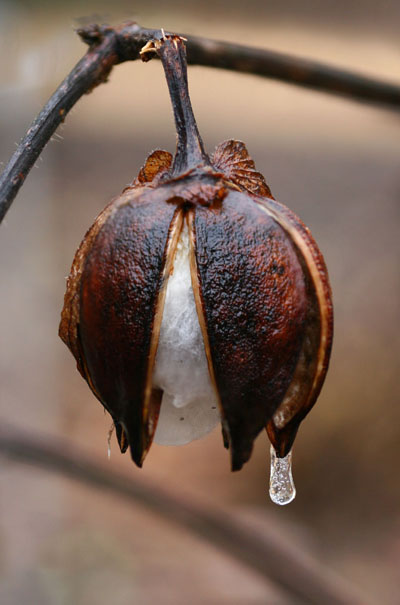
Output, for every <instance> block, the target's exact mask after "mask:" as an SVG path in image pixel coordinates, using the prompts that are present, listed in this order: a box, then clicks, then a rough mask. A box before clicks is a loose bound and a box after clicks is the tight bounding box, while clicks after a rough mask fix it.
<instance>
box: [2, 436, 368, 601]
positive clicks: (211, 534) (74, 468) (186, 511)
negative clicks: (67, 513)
mask: <svg viewBox="0 0 400 605" xmlns="http://www.w3.org/2000/svg"><path fill="white" fill-rule="evenodd" d="M0 454H3V456H6V457H8V458H10V459H13V460H16V461H18V462H22V463H24V464H31V465H34V466H39V467H41V468H44V469H46V470H48V471H51V472H57V473H61V474H63V475H64V476H66V477H68V478H70V479H74V480H77V481H80V482H82V483H84V484H85V485H87V486H90V487H95V488H98V489H101V490H102V491H104V490H108V491H109V492H112V493H113V494H114V495H116V496H120V497H123V498H125V499H127V500H129V501H131V502H134V503H135V504H139V505H142V506H145V507H146V509H147V510H150V511H151V512H153V513H155V514H156V515H159V516H160V517H163V518H165V519H166V520H167V521H168V522H172V523H174V524H175V525H178V526H180V527H181V528H182V527H183V528H185V529H187V530H189V531H190V532H192V533H193V534H195V535H196V536H198V537H200V538H201V539H203V540H207V541H208V542H210V543H211V544H212V545H213V546H215V547H217V548H219V549H220V550H222V551H223V552H224V553H225V554H227V555H228V556H230V557H233V558H234V559H236V560H237V561H239V562H240V563H242V564H244V565H246V566H248V567H249V568H250V569H252V570H253V571H255V572H257V573H258V574H260V575H261V576H262V577H264V578H267V579H268V580H269V581H272V582H274V583H275V584H276V585H277V586H278V587H279V588H280V589H283V590H284V591H285V592H286V594H287V595H288V597H289V598H290V599H291V601H292V600H293V602H296V603H309V604H310V603H316V604H318V605H320V604H321V603H325V604H326V605H349V604H350V603H351V604H352V605H357V604H361V603H363V604H364V605H366V603H368V599H365V598H364V597H361V596H359V595H358V594H356V592H355V591H354V590H353V588H350V587H349V586H347V584H346V583H344V581H343V580H341V579H340V578H338V577H337V576H335V575H334V574H332V573H331V572H330V570H328V569H326V568H324V567H323V566H322V565H321V564H320V563H319V562H318V561H316V560H314V559H313V558H312V557H311V556H310V555H309V554H306V553H305V552H304V549H302V550H301V551H300V550H298V549H296V548H295V547H293V546H292V545H289V544H287V543H285V541H284V540H283V539H282V538H281V537H279V534H278V532H269V531H268V530H266V529H264V530H263V532H262V533H260V532H259V531H257V532H255V531H254V530H252V529H251V528H249V527H248V526H247V525H246V524H245V523H243V522H242V521H241V518H240V516H239V515H238V514H235V513H234V512H231V511H227V510H223V509H217V508H215V507H213V508H212V509H211V508H210V507H205V506H204V505H200V504H199V503H198V501H197V500H196V501H194V500H191V499H188V498H187V496H185V497H183V496H182V495H179V497H178V496H177V495H173V494H172V493H171V492H168V491H166V490H165V489H161V488H159V487H155V486H152V485H150V484H149V483H147V482H145V481H143V480H139V479H138V478H137V477H135V478H133V476H131V477H127V476H126V475H124V474H122V473H116V472H115V471H109V470H107V469H105V468H104V467H103V466H102V465H101V464H99V463H98V462H96V461H94V460H93V459H90V458H89V457H88V456H87V454H85V453H83V452H80V451H79V450H78V448H76V446H75V445H72V444H68V443H65V442H64V443H63V442H62V441H61V440H60V439H59V438H58V437H57V440H55V439H52V440H50V439H49V438H48V437H43V436H40V437H39V436H38V437H34V436H32V435H29V434H26V433H21V432H17V431H15V430H11V429H10V428H8V429H7V430H5V429H4V427H3V429H2V430H0ZM357 592H358V591H357Z"/></svg>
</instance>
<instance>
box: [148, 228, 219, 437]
mask: <svg viewBox="0 0 400 605" xmlns="http://www.w3.org/2000/svg"><path fill="white" fill-rule="evenodd" d="M153 386H154V387H158V388H160V389H162V390H163V391H164V394H163V398H162V403H161V411H160V417H159V420H158V425H157V429H156V434H155V437H154V440H155V442H156V443H158V444H160V445H183V444H184V443H189V442H190V441H193V439H199V438H200V437H203V436H204V435H206V434H207V433H209V432H210V431H211V430H212V429H213V428H214V427H215V425H216V424H217V422H218V421H219V413H218V406H217V400H216V396H215V392H214V389H213V387H212V385H211V380H210V375H209V373H208V367H207V359H206V354H205V351H204V342H203V336H202V333H201V329H200V324H199V320H198V317H197V311H196V306H195V302H194V295H193V289H192V282H191V277H190V264H189V235H188V229H187V226H186V225H185V227H184V229H183V230H182V234H181V236H180V239H179V242H178V246H177V251H176V255H175V260H174V268H173V272H172V274H171V276H170V278H169V279H168V284H167V292H166V297H165V305H164V312H163V318H162V323H161V330H160V339H159V343H158V350H157V356H156V362H155V368H154V374H153Z"/></svg>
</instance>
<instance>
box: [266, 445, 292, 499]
mask: <svg viewBox="0 0 400 605" xmlns="http://www.w3.org/2000/svg"><path fill="white" fill-rule="evenodd" d="M270 453H271V475H270V479H269V495H270V498H271V500H272V502H275V504H279V505H280V506H283V505H284V504H289V502H292V500H294V499H295V497H296V488H295V486H294V483H293V477H292V452H291V451H290V452H289V453H288V455H287V456H285V457H284V458H278V456H277V455H276V452H275V449H274V447H273V446H272V445H271V450H270Z"/></svg>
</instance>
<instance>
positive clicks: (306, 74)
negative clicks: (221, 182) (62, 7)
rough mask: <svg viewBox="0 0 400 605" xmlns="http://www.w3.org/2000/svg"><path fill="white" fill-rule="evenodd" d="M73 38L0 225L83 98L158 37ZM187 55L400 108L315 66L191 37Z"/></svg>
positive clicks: (391, 94)
mask: <svg viewBox="0 0 400 605" xmlns="http://www.w3.org/2000/svg"><path fill="white" fill-rule="evenodd" d="M78 34H79V35H80V36H81V38H82V40H83V41H84V42H85V43H86V44H88V45H89V50H88V52H87V53H86V55H85V56H84V57H83V58H82V59H81V60H80V61H79V62H78V63H77V65H76V66H75V67H74V68H73V70H72V71H71V73H70V74H69V75H68V76H67V78H66V79H65V80H64V81H63V82H62V84H61V85H60V86H59V87H58V88H57V90H56V91H55V93H54V94H53V96H52V97H51V98H50V100H49V101H48V103H47V104H46V106H45V107H44V108H43V110H42V111H41V112H40V114H39V115H38V116H37V118H36V119H35V120H34V121H33V123H32V125H31V126H30V128H29V130H28V132H27V134H26V135H25V137H24V138H23V139H22V141H21V143H20V144H19V146H18V148H17V150H16V152H15V153H14V155H13V156H12V158H11V160H10V162H9V163H8V165H7V166H6V168H5V169H4V171H3V173H2V175H1V177H0V222H1V221H2V220H3V218H4V216H5V214H6V212H7V210H8V209H9V207H10V206H11V204H12V202H13V200H14V198H15V197H16V195H17V193H18V191H19V189H20V187H21V185H22V183H23V182H24V180H25V178H26V177H27V175H28V173H29V171H30V169H31V168H32V166H33V165H34V163H35V162H36V160H37V158H38V157H39V155H40V153H41V151H42V150H43V148H44V146H45V145H46V143H47V142H48V141H49V140H50V138H51V136H52V134H53V133H54V132H55V130H56V129H57V127H58V126H59V124H60V123H61V122H62V121H63V120H64V119H65V116H66V115H67V113H68V112H69V110H70V109H71V108H72V107H73V106H74V105H75V103H76V102H77V101H78V100H79V99H80V97H81V96H82V95H83V94H85V93H87V92H90V91H91V90H92V89H93V88H95V87H96V86H97V85H98V84H100V83H102V82H105V81H106V80H107V77H108V75H109V73H110V71H111V70H112V68H113V67H114V65H117V64H118V63H123V62H124V61H134V60H136V59H138V58H139V51H140V49H141V48H142V46H144V45H145V44H146V42H148V40H150V39H151V38H154V37H159V36H160V30H154V29H144V28H142V27H140V26H139V25H138V24H137V23H128V24H124V25H122V26H120V27H117V28H112V27H108V26H101V27H100V26H97V25H91V26H88V27H85V28H83V29H80V30H78ZM185 37H187V36H185ZM187 51H188V63H189V64H192V65H206V66H209V67H218V68H222V69H230V70H233V71H238V72H243V73H249V74H255V75H258V76H265V77H268V78H274V79H276V80H281V81H283V82H289V83H291V84H296V85H298V86H304V87H307V88H312V89H314V90H319V91H323V92H328V93H330V94H336V95H341V96H347V97H351V98H352V99H355V100H357V101H362V102H367V103H375V104H380V105H384V106H386V107H388V108H391V109H395V110H397V111H398V110H399V109H400V86H398V85H396V84H391V83H388V82H382V81H379V80H375V79H372V78H367V77H364V76H361V75H359V74H356V73H352V72H349V71H344V70H340V69H337V68H334V67H329V66H327V65H323V64H322V63H318V62H315V61H307V60H305V59H300V58H297V57H293V56H291V55H285V54H282V53H277V52H274V51H269V50H264V49H260V48H252V47H249V46H243V45H240V44H232V43H229V42H218V41H215V40H209V39H207V38H198V37H195V36H190V37H189V39H188V42H187Z"/></svg>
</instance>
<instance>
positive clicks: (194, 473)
mask: <svg viewBox="0 0 400 605" xmlns="http://www.w3.org/2000/svg"><path fill="white" fill-rule="evenodd" d="M131 19H133V20H137V21H138V22H139V23H140V24H142V25H144V26H148V27H164V28H165V29H170V30H176V31H181V32H185V33H187V34H197V35H203V36H207V37H211V38H212V37H214V38H219V39H225V40H232V41H238V42H242V43H245V44H251V45H254V46H260V47H265V48H271V49H275V50H281V51H284V52H289V53H293V54H297V55H300V56H304V57H309V58H314V59H319V60H321V61H325V62H327V63H330V64H334V65H338V66H342V67H345V68H348V69H354V70H357V71H360V72H362V73H365V74H369V75H371V76H376V77H379V78H382V79H389V80H394V81H398V82H399V81H400V78H399V73H400V70H399V68H400V46H399V41H398V31H399V28H400V4H399V3H398V1H397V0H387V1H382V2H379V3H377V2H375V1H373V0H350V1H348V0H346V1H345V0H338V1H337V2H335V3H332V2H319V1H318V2H317V1H316V0H310V1H309V2H300V1H297V0H287V1H286V2H285V3H284V4H283V3H281V2H278V1H277V0H270V1H269V2H268V3H265V2H262V1H261V0H259V1H258V0H247V2H246V4H245V6H244V5H243V2H239V1H238V0H230V1H229V2H218V1H216V0H214V1H212V2H211V1H209V0H206V1H203V2H201V3H199V2H189V1H187V0H186V1H185V2H183V1H182V2H181V1H177V0H171V1H170V2H168V3H167V2H154V1H153V0H148V1H147V2H146V3H137V4H136V5H135V3H133V2H131V1H130V2H124V1H123V0H114V1H113V2H112V3H110V2H105V1H104V0H98V1H97V2H94V1H93V2H92V1H91V0H90V1H86V2H85V3H80V2H75V1H74V0H70V1H69V2H68V3H66V2H55V1H53V2H38V1H36V2H35V1H33V0H32V1H30V2H29V1H26V2H22V1H17V0H10V1H9V2H7V1H4V0H0V82H1V84H0V161H1V165H3V164H4V163H5V162H7V160H8V159H9V157H10V155H11V154H12V152H13V151H14V149H15V145H16V144H17V143H18V141H19V140H20V138H21V137H22V136H23V134H24V133H25V132H26V130H27V128H28V126H29V124H30V122H31V120H32V119H33V117H34V116H35V115H36V114H37V113H38V112H39V110H40V108H41V107H42V106H43V104H44V103H45V101H46V100H47V98H48V97H49V96H50V94H51V93H52V92H53V90H54V89H55V88H56V86H57V85H58V84H59V82H60V81H61V80H62V79H63V78H64V76H65V75H66V74H67V72H68V71H69V70H70V69H71V68H72V66H73V65H74V64H75V62H76V61H77V60H78V59H79V58H80V57H81V56H82V55H83V53H84V52H85V50H86V48H85V47H84V45H83V44H82V43H81V42H80V40H79V39H78V37H77V36H76V34H75V33H74V28H76V27H78V26H79V25H81V24H82V23H84V24H86V23H88V22H91V21H100V22H107V23H111V24H117V23H119V22H121V21H124V20H131ZM189 79H190V88H191V96H192V102H193V106H194V110H195V114H196V117H197V120H198V125H199V128H200V132H201V133H202V136H203V139H204V142H205V144H206V147H207V148H208V150H210V151H211V150H212V149H213V148H214V146H215V145H216V144H217V143H218V142H220V141H222V140H225V139H228V138H237V139H241V140H243V141H245V142H246V144H247V147H248V149H249V151H250V153H251V155H252V156H253V158H254V160H255V162H256V166H257V168H258V170H260V171H261V172H262V173H263V174H264V175H265V177H266V179H267V182H268V183H269V185H270V187H271V189H272V192H273V193H274V195H275V197H276V198H278V199H279V200H280V201H282V202H284V203H286V204H287V205H288V206H289V207H290V208H291V209H293V210H294V211H295V212H296V213H297V214H299V215H300V217H301V218H302V219H303V220H304V222H305V223H306V224H307V225H308V226H309V227H310V229H311V231H312V233H313V234H314V236H315V238H316V240H317V241H318V243H319V245H320V247H321V249H322V251H323V253H324V255H325V259H326V262H327V265H328V269H329V273H330V278H331V283H332V288H333V295H334V303H335V338H334V347H333V355H332V360H331V367H330V371H329V373H328V377H327V380H326V383H325V386H324V388H323V391H322V394H321V396H320V398H319V401H318V404H317V405H316V407H315V408H314V410H313V412H312V413H311V414H310V416H309V417H308V418H307V420H306V421H305V422H304V424H303V425H302V427H301V429H300V431H299V434H298V438H297V441H296V444H295V447H294V477H295V483H296V486H297V497H296V499H295V501H294V502H293V503H292V504H290V505H289V506H287V507H284V508H282V509H281V508H278V507H276V506H275V505H274V504H272V502H271V501H270V500H269V497H268V467H269V454H268V451H269V444H268V442H267V437H266V435H264V434H262V435H260V436H259V438H258V440H257V443H256V447H255V451H254V454H253V457H252V459H251V461H250V462H249V463H248V464H247V465H246V466H245V468H244V469H243V470H242V471H241V472H240V473H235V474H232V473H230V471H229V459H228V454H227V452H226V451H225V450H224V449H223V447H222V443H221V438H220V433H219V431H218V430H216V431H215V432H214V433H212V434H211V435H210V436H209V437H208V438H206V439H203V440H201V441H198V442H194V443H192V444H191V445H188V446H184V447H175V448H174V447H169V448H168V447H160V446H157V445H153V447H152V450H151V452H150V454H149V456H148V458H147V460H146V463H145V465H144V468H143V469H142V470H141V471H139V470H138V469H137V468H136V467H134V466H133V464H132V463H131V461H130V459H129V455H126V456H121V455H120V454H119V452H118V448H117V445H116V442H115V441H113V443H112V453H111V460H110V462H109V463H108V462H107V433H108V429H109V426H110V418H109V417H108V416H105V415H104V413H103V409H102V407H101V405H100V404H99V403H98V402H97V400H95V398H94V397H93V395H92V394H91V392H90V391H89V389H88V387H87V385H86V383H84V381H83V380H82V379H81V377H80V375H79V374H78V372H77V371H76V369H75V362H74V360H73V358H72V356H71V354H70V353H69V351H68V350H67V349H66V347H65V346H64V345H63V344H62V343H61V341H60V340H59V338H58V336H57V331H58V323H59V314H60V311H61V307H62V302H63V296H64V290H65V277H66V275H67V274H68V272H69V269H70V265H71V262H72V259H73V255H74V253H75V249H76V248H77V246H78V244H79V243H80V241H81V239H82V237H83V235H84V233H85V231H86V229H87V228H88V227H89V226H90V225H91V223H92V221H93V219H94V217H95V216H96V215H97V213H98V212H99V211H100V210H101V209H102V208H103V207H104V206H105V204H106V203H107V202H108V201H109V200H110V199H111V197H113V196H115V195H117V194H118V193H119V192H120V191H121V189H122V188H123V186H124V185H125V184H126V183H128V182H130V181H131V180H132V179H133V178H134V177H135V176H136V174H137V172H138V170H139V168H140V167H141V165H142V163H143V161H144V159H145V157H146V156H147V154H148V153H149V152H150V151H151V150H153V149H155V148H158V147H160V148H165V149H168V150H170V151H173V150H174V146H175V133H174V127H173V120H172V114H171V110H170V106H169V99H168V94H167V88H166V85H165V82H164V77H163V74H162V70H161V66H160V64H159V63H158V62H156V61H154V62H150V63H149V64H141V63H139V62H135V63H126V64H123V65H121V66H118V67H116V68H115V70H114V72H113V73H112V74H111V77H110V80H109V82H108V83H107V84H106V85H102V86H100V87H99V88H97V89H96V90H95V91H94V92H93V93H92V94H90V95H87V96H85V97H84V98H83V99H82V100H80V101H79V103H78V104H77V105H76V106H75V108H74V109H73V111H72V112H71V113H70V115H69V116H68V117H67V119H66V122H65V124H64V125H63V126H62V127H61V128H60V129H59V130H58V134H57V135H56V136H54V137H53V140H52V141H51V142H50V143H49V145H48V146H47V148H46V149H45V151H44V153H43V154H42V157H41V158H40V159H39V161H38V162H37V165H36V167H35V168H34V169H33V170H32V172H31V174H30V176H29V178H28V179H27V181H26V184H25V185H24V187H23V188H22V190H21V192H20V194H19V196H18V198H17V200H16V202H15V204H14V205H13V207H12V208H11V210H10V212H9V213H8V215H7V218H6V220H5V221H4V223H3V225H2V227H1V237H0V258H1V263H0V275H1V277H0V279H1V297H0V316H1V344H0V395H1V421H2V422H3V423H8V424H12V425H13V426H15V427H17V428H21V429H25V430H29V431H32V432H34V433H35V434H37V433H44V434H49V435H52V436H56V437H57V436H59V437H63V438H65V439H68V440H69V442H71V443H75V444H76V446H77V447H80V448H83V449H85V450H87V451H88V452H90V453H91V454H92V455H93V456H95V457H96V458H97V459H98V460H99V461H101V462H104V464H107V465H108V468H109V469H110V470H112V469H114V468H115V469H118V470H124V471H125V472H126V473H127V475H128V476H132V477H135V476H137V475H138V474H139V475H141V476H142V475H143V476H145V477H146V480H148V481H150V482H152V483H154V484H157V485H166V486H168V487H169V488H170V489H172V490H173V491H174V493H176V494H177V495H179V494H190V496H191V497H194V498H198V499H199V500H201V501H207V503H208V504H209V505H211V506H213V504H215V505H218V506H222V507H223V508H225V509H226V510H234V511H235V512H236V513H238V514H239V515H241V516H242V518H243V519H245V520H246V523H250V524H252V526H253V527H257V528H259V531H260V532H262V531H263V528H265V527H273V528H275V529H276V530H277V532H278V533H279V535H281V536H282V539H284V540H286V541H289V542H290V543H293V544H296V545H297V546H298V547H299V548H300V549H304V551H306V552H308V553H310V554H311V555H312V556H313V557H315V558H316V559H318V560H319V561H322V562H323V563H324V564H326V565H327V566H328V567H329V568H331V569H332V570H334V571H335V572H337V573H338V574H339V575H340V576H342V577H343V578H345V579H346V580H348V581H349V582H351V583H354V584H355V585H358V586H362V588H363V590H364V591H365V592H366V594H368V595H369V597H370V599H371V602H373V603H374V602H375V603H388V604H391V603H398V594H399V584H398V570H399V565H400V507H399V502H400V481H399V471H398V468H399V463H400V449H399V443H400V428H399V427H400V401H399V382H400V381H399V363H398V361H399V354H400V337H399V330H398V320H399V313H398V312H399V298H400V284H399V269H398V263H399V251H400V250H399V248H400V237H399V229H400V216H399V207H400V118H399V114H398V113H395V112H390V111H389V110H384V109H380V108H376V107H371V106H368V105H361V104H357V103H355V102H351V101H349V100H344V99H340V98H335V97H331V96H328V95H325V94H321V93H316V92H313V91H307V90H302V89H300V88H295V87H292V86H289V85H286V84H281V83H277V82H274V81H272V80H267V79H261V78H257V77H255V76H248V75H241V74H234V73H228V72H224V71H222V70H218V71H217V70H212V69H208V68H201V67H191V68H190V69H189ZM0 482H1V519H0V574H1V577H2V583H1V588H0V601H1V603H4V604H7V605H20V604H21V603H30V604H36V603H40V604H41V605H42V604H43V605H47V604H49V605H53V604H56V605H67V604H70V603H74V604H77V605H92V604H93V605H94V604H96V605H106V604H107V605H108V604H109V603H113V604H114V605H122V604H125V603H128V602H129V603H138V604H140V605H141V604H147V603H149V604H150V603H155V602H159V603H161V604H162V605H164V604H171V605H172V604H174V605H180V604H182V605H183V604H186V603H189V602H190V603H193V604H194V605H197V604H201V603H212V604H225V603H229V604H232V603H233V604H239V603H240V604H241V603H246V604H250V605H261V604H273V605H275V604H280V603H290V602H293V601H290V600H289V601H288V600H287V599H285V596H284V595H282V594H279V591H277V589H276V587H274V586H273V584H272V583H268V582H265V581H264V580H262V579H261V578H260V577H259V576H257V575H256V574H255V573H253V572H251V571H249V570H248V569H247V568H245V567H244V566H241V565H239V564H238V563H236V562H235V561H234V560H233V559H231V558H229V557H227V556H226V555H224V554H222V553H221V552H219V551H218V550H216V549H215V548H213V547H211V546H209V545H208V544H207V543H206V542H203V541H202V540H200V539H196V538H195V537H194V536H192V535H190V534H189V533H187V532H186V531H184V530H180V529H178V528H177V527H175V526H171V525H170V524H168V523H166V522H165V521H163V520H161V519H159V518H157V517H156V516H155V515H153V514H151V513H149V512H148V511H146V510H145V509H143V508H141V507H140V506H137V507H136V506H132V505H129V504H127V503H126V502H124V501H122V500H120V499H118V497H114V496H112V495H110V494H102V493H101V492H99V491H95V490H93V489H90V488H88V487H86V486H85V485H81V484H78V483H74V482H72V481H68V480H66V479H64V478H62V477H57V476H56V475H51V474H47V473H45V472H44V471H42V470H40V469H35V468H33V467H32V468H31V467H25V466H23V465H19V464H17V463H15V462H11V461H6V462H4V460H2V467H1V471H0Z"/></svg>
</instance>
